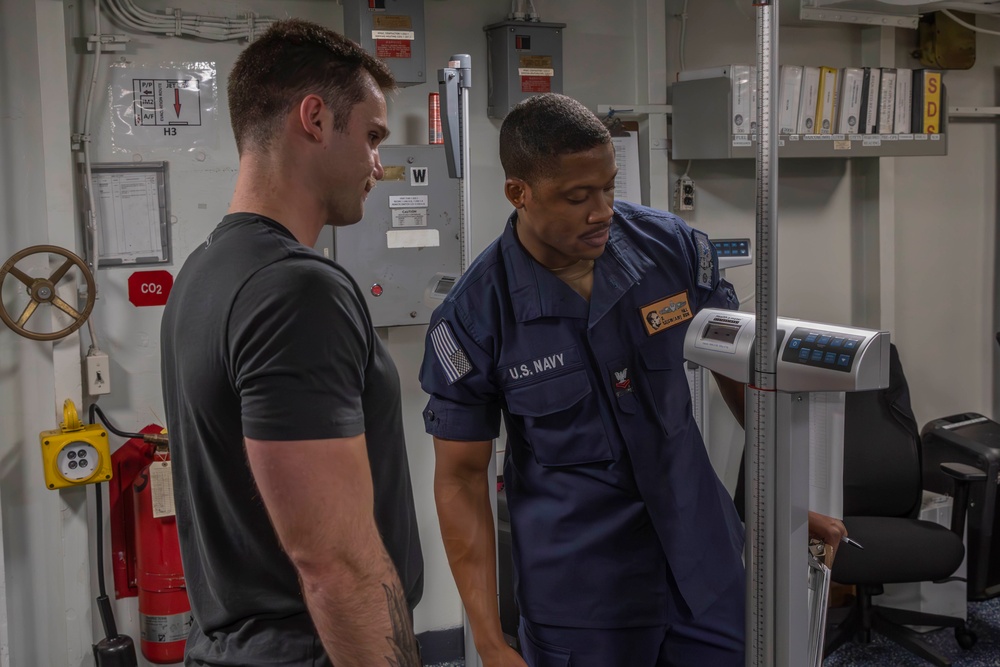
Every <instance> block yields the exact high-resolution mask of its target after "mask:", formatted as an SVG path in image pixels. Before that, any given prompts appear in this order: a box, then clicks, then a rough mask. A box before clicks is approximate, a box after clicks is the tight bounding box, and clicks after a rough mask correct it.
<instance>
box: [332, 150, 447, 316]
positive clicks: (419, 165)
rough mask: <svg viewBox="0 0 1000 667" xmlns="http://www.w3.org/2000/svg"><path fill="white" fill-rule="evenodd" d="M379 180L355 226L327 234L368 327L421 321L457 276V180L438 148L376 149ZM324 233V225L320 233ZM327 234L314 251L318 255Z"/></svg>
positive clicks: (341, 228)
mask: <svg viewBox="0 0 1000 667" xmlns="http://www.w3.org/2000/svg"><path fill="white" fill-rule="evenodd" d="M379 155H380V157H381V161H382V167H383V168H384V169H385V177H384V178H383V179H382V180H381V181H379V183H378V185H376V186H375V188H374V189H373V190H372V191H371V193H370V194H369V195H368V200H367V202H366V203H365V216H364V218H363V219H362V220H361V222H359V223H357V224H356V225H350V226H348V227H336V228H334V231H333V253H332V257H333V259H334V260H335V261H336V262H337V263H338V264H340V265H341V266H343V267H344V268H345V269H347V271H348V272H350V274H351V275H352V276H353V277H354V279H355V280H356V281H357V283H358V285H359V286H360V287H361V291H362V293H363V294H364V295H365V301H366V302H367V304H368V309H369V310H370V311H371V315H372V323H373V324H374V325H375V326H376V327H391V326H402V325H407V324H428V323H429V322H430V317H431V313H432V312H433V311H434V308H435V307H436V306H437V305H438V304H439V303H441V300H442V299H443V298H444V295H445V294H447V293H448V290H450V289H451V286H452V285H454V283H455V281H456V280H457V279H458V276H459V275H460V273H461V261H462V259H461V258H462V249H461V245H460V242H459V229H460V227H461V224H462V220H461V215H460V210H461V205H462V196H461V188H460V181H459V180H458V179H453V178H449V177H448V165H447V162H446V159H445V153H444V146H440V145H438V146H381V147H379ZM328 229H329V228H328ZM329 244H330V232H329V231H326V230H324V233H323V234H321V235H320V240H319V242H318V243H317V249H318V250H319V251H320V252H325V247H328V246H329Z"/></svg>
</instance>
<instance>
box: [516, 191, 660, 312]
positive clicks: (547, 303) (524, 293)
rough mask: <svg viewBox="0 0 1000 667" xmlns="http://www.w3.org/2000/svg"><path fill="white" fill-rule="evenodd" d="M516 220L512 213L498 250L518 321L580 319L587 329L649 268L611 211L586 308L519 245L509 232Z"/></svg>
mask: <svg viewBox="0 0 1000 667" xmlns="http://www.w3.org/2000/svg"><path fill="white" fill-rule="evenodd" d="M516 221H517V211H514V212H513V213H511V215H510V218H508V219H507V226H506V228H505V229H504V232H503V235H501V237H500V251H501V253H502V254H503V259H504V266H505V268H506V269H507V282H508V285H509V286H510V297H511V302H512V304H513V306H514V317H515V318H517V321H518V322H527V321H530V320H534V319H537V318H539V317H572V318H577V319H586V320H588V327H592V326H594V325H595V324H596V323H597V322H598V321H599V320H600V319H601V318H602V317H603V316H604V315H606V314H607V313H608V312H609V311H610V310H611V309H612V308H613V307H614V305H615V304H616V303H618V300H619V299H620V298H621V296H622V295H623V294H625V292H627V291H628V290H629V289H631V287H632V286H633V285H635V284H636V283H638V282H639V280H640V279H641V278H642V276H643V275H644V274H645V273H646V271H648V270H649V269H650V268H652V267H653V261H652V260H651V259H650V258H649V257H648V256H647V255H646V254H645V253H643V252H642V250H640V249H639V248H638V247H637V246H635V245H634V244H633V243H632V242H631V241H630V240H629V238H628V236H627V235H626V234H625V233H624V232H623V231H622V229H621V226H620V225H621V222H622V216H621V214H620V213H619V211H618V210H617V209H615V219H614V221H613V223H612V225H611V231H610V233H609V236H608V244H607V246H605V250H604V253H603V254H602V255H601V256H600V257H598V258H597V261H595V262H594V288H593V291H592V293H591V297H590V303H589V304H588V303H587V302H586V301H584V300H583V299H581V298H579V295H577V294H576V293H575V292H572V290H571V289H570V288H569V287H568V286H567V285H566V284H565V283H563V282H562V280H560V279H559V278H558V277H556V276H555V275H554V274H553V273H552V272H551V271H549V270H548V269H546V268H545V267H544V266H542V265H541V264H539V263H538V262H536V261H535V260H534V258H533V257H531V255H529V254H528V252H527V251H526V250H525V249H524V247H522V246H521V243H520V242H519V241H518V240H517V235H516V234H515V233H514V223H515V222H516ZM562 288H566V289H562ZM574 297H575V298H574Z"/></svg>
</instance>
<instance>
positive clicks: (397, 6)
mask: <svg viewBox="0 0 1000 667" xmlns="http://www.w3.org/2000/svg"><path fill="white" fill-rule="evenodd" d="M343 5H344V35H345V36H347V37H349V38H351V39H353V40H354V41H355V42H357V43H358V44H360V45H361V47H362V48H363V49H364V50H365V51H367V52H368V53H370V54H372V55H373V56H376V57H377V58H379V59H380V60H382V61H383V62H385V64H386V65H388V66H389V69H391V70H392V75H393V76H394V77H396V83H397V84H398V85H399V86H400V87H406V86H414V85H416V84H419V83H424V82H426V81H427V57H426V55H425V54H426V45H425V36H426V32H425V30H424V0H343Z"/></svg>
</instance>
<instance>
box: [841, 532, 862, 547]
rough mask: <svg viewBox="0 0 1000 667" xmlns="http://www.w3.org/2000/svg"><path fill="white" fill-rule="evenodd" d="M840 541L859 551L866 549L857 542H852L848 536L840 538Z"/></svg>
mask: <svg viewBox="0 0 1000 667" xmlns="http://www.w3.org/2000/svg"><path fill="white" fill-rule="evenodd" d="M840 541H841V542H844V543H845V544H850V545H851V546H852V547H857V548H859V549H864V547H863V546H861V545H860V544H859V543H858V542H857V541H856V540H852V539H851V538H849V537H847V536H846V535H845V536H844V537H842V538H840Z"/></svg>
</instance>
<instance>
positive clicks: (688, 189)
mask: <svg viewBox="0 0 1000 667" xmlns="http://www.w3.org/2000/svg"><path fill="white" fill-rule="evenodd" d="M677 210H678V211H693V210H694V181H692V180H691V179H690V178H687V177H683V178H680V179H678V181H677Z"/></svg>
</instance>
